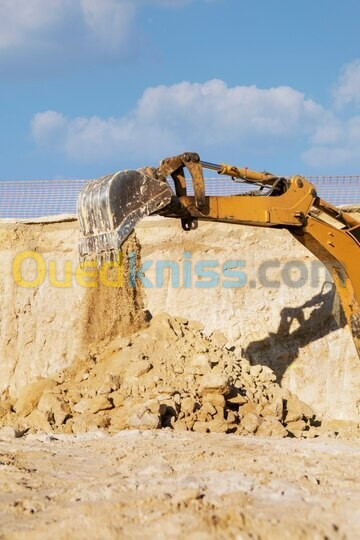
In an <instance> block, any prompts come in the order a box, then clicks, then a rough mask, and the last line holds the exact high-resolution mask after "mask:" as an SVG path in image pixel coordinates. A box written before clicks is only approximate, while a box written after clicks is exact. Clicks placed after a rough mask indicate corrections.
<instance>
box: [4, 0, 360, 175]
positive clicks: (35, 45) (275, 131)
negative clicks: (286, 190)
mask: <svg viewBox="0 0 360 540" xmlns="http://www.w3.org/2000/svg"><path fill="white" fill-rule="evenodd" d="M359 21H360V3H359V2H358V1H355V0H345V1H344V2H342V3H341V4H340V3H339V2H338V1H335V0H316V1H314V0H312V1H310V0H303V1H302V2H291V1H289V0H288V1H285V0H272V1H265V0H253V1H252V2H244V1H242V0H132V1H129V0H0V119H1V129H0V160H1V172H0V179H15V178H75V177H78V178H92V177H96V176H99V175H102V174H105V173H107V172H111V171H115V170H118V169H122V168H130V167H137V166H143V165H148V164H149V165H156V164H157V162H158V161H159V160H160V159H162V158H163V157H166V156H167V155H172V154H177V153H181V152H183V151H184V150H191V151H198V152H200V154H201V156H202V158H203V159H205V160H207V161H215V162H221V161H227V162H230V163H233V164H238V165H245V166H249V167H253V168H260V169H267V170H272V171H273V172H276V173H279V174H285V175H291V174H297V173H301V174H314V175H317V174H319V175H322V174H324V175H326V174H360V164H359V154H360V39H359V28H358V26H359Z"/></svg>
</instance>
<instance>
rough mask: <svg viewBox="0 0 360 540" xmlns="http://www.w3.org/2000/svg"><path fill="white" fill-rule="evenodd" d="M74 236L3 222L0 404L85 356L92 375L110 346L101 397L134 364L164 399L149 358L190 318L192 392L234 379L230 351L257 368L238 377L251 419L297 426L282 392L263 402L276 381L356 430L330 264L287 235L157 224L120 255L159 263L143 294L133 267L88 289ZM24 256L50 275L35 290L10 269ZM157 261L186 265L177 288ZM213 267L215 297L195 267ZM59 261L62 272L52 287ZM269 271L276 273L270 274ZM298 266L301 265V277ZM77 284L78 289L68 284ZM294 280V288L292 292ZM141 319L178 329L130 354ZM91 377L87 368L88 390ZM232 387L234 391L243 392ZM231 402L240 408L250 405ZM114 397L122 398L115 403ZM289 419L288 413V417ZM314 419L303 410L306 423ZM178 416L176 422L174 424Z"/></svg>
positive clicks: (356, 366)
mask: <svg viewBox="0 0 360 540" xmlns="http://www.w3.org/2000/svg"><path fill="white" fill-rule="evenodd" d="M357 215H358V214H357ZM78 235H79V233H78V223H77V222H76V221H63V222H61V221H59V222H56V223H55V222H50V221H48V222H44V223H33V224H29V223H2V224H1V225H0V249H1V260H2V264H1V268H0V292H1V295H0V313H1V323H0V324H1V342H0V354H1V356H0V358H1V361H0V399H2V401H4V400H5V401H6V398H7V396H9V397H10V398H11V403H12V404H14V403H15V401H16V398H17V397H18V396H19V393H20V391H21V389H22V387H23V386H25V385H27V384H29V383H32V382H33V381H36V380H37V379H38V378H39V377H40V378H41V377H42V378H50V379H53V380H56V381H57V382H58V383H60V384H61V382H62V376H63V372H64V370H66V369H68V368H70V367H71V366H73V365H74V364H75V363H76V362H78V361H79V359H81V361H82V362H84V363H86V364H87V365H88V366H89V365H90V367H91V366H92V362H93V360H92V358H94V357H95V356H96V354H98V353H101V352H102V351H103V350H104V348H105V347H106V346H107V345H109V343H112V347H113V349H114V351H115V350H116V352H114V351H113V352H114V354H113V356H112V361H111V362H109V365H108V368H109V371H108V373H107V374H105V375H104V379H103V381H102V386H101V388H99V389H98V392H99V394H101V395H104V396H106V395H108V391H110V392H113V393H116V392H119V391H120V392H121V391H122V390H121V385H122V384H123V381H122V380H121V379H119V378H116V377H119V375H118V374H119V366H120V367H122V366H123V365H124V363H125V364H126V363H127V362H130V361H131V363H133V368H132V369H133V372H132V375H131V376H132V377H133V378H134V380H135V379H137V378H141V377H143V376H146V377H148V383H147V384H148V386H147V389H150V388H151V387H152V386H154V385H155V386H156V387H157V388H158V389H162V392H163V393H164V394H166V392H167V391H168V384H167V381H166V378H164V379H163V380H161V381H157V380H156V377H158V375H157V373H155V371H154V369H153V367H152V357H153V354H154V352H156V351H157V350H158V344H159V343H160V342H162V341H163V340H165V341H167V340H169V339H170V340H172V335H175V336H176V339H177V340H181V339H182V338H183V336H182V332H183V326H182V322H181V321H182V320H186V321H190V322H188V325H192V331H193V332H194V333H195V335H196V336H197V338H198V339H196V340H194V347H193V349H192V350H191V358H190V357H185V356H184V355H180V356H179V358H178V361H177V362H176V365H174V366H173V368H172V369H174V370H175V371H174V374H176V375H177V376H183V375H184V377H185V376H186V377H187V384H188V385H191V384H193V381H194V378H195V379H197V378H198V377H199V376H202V375H203V376H204V377H206V376H207V375H209V376H210V375H211V376H213V375H212V372H213V370H214V368H215V366H218V365H219V364H220V365H221V366H223V368H222V371H221V373H220V371H218V372H217V371H216V370H215V372H214V373H216V377H218V376H220V375H224V376H225V377H229V375H230V374H229V373H228V371H229V368H228V366H226V365H225V364H224V363H223V362H222V359H223V356H224V355H226V354H227V352H234V353H235V354H236V355H237V356H238V357H241V358H243V359H247V360H248V362H249V368H248V370H247V371H243V372H242V380H243V382H244V383H245V382H246V385H247V394H246V396H245V397H246V399H247V400H248V401H254V402H255V401H256V402H257V409H256V411H255V414H261V413H262V410H259V409H261V408H263V410H264V411H265V412H264V414H267V415H271V416H272V415H275V417H276V418H277V419H278V421H280V422H282V421H283V420H284V421H286V420H287V421H288V422H289V423H290V422H297V421H300V420H301V418H299V419H296V417H297V416H298V417H299V414H294V413H291V412H289V410H288V409H287V408H286V400H285V397H284V398H283V396H282V395H281V396H280V397H278V399H277V400H275V398H274V399H271V402H267V403H265V402H261V399H260V398H261V395H262V390H261V388H260V387H259V386H260V383H261V384H267V383H268V382H274V381H275V380H276V381H277V382H278V383H280V384H281V386H282V387H283V388H284V389H288V390H289V391H290V393H291V394H292V395H296V396H298V397H299V399H300V400H301V401H302V402H304V403H306V404H307V405H309V406H310V407H311V409H312V410H313V411H314V413H316V414H317V415H321V416H324V417H325V418H328V419H332V418H337V419H343V420H352V421H354V422H359V420H360V405H359V395H360V363H359V360H358V357H357V354H356V351H355V347H354V345H353V342H352V339H351V335H350V332H349V330H348V328H347V326H346V325H344V322H343V318H342V317H341V315H339V309H338V302H337V298H336V295H334V294H333V291H332V289H331V286H329V285H328V284H325V282H328V281H329V277H328V275H327V274H326V272H325V270H324V267H322V265H321V264H319V263H318V262H317V260H316V259H315V258H314V257H313V256H312V255H311V254H310V253H309V252H308V251H307V250H306V249H305V248H303V247H302V246H301V245H300V244H298V243H297V242H296V241H295V240H294V239H293V238H292V236H291V235H290V234H289V233H288V232H287V231H285V230H271V229H262V228H261V229H259V228H254V227H246V226H238V225H229V224H223V223H199V227H198V229H197V230H193V231H191V232H189V233H186V234H185V233H184V232H183V231H182V229H181V227H180V224H179V222H178V221H176V220H172V219H163V218H150V219H148V220H145V221H144V222H142V223H141V224H140V225H139V226H138V227H137V229H136V234H135V235H133V236H132V237H131V238H130V239H129V241H128V243H127V244H126V246H125V248H124V259H125V263H126V261H127V260H128V254H129V252H130V251H132V252H135V253H137V268H138V267H139V266H140V262H142V263H144V262H147V261H150V262H151V264H150V267H149V269H148V270H147V271H146V277H147V278H148V280H149V282H150V283H151V285H152V287H144V286H142V285H141V283H140V282H138V283H137V286H136V287H135V288H131V287H129V286H128V281H129V280H128V277H129V276H128V272H129V268H128V264H127V263H126V264H125V268H124V272H125V281H124V282H125V284H126V286H124V287H120V288H113V287H104V286H98V287H94V288H88V287H84V286H81V285H80V284H79V283H78V281H77V278H76V269H77V265H78V250H77V242H78ZM24 251H31V252H36V254H38V255H39V256H41V257H42V258H43V260H44V262H45V268H46V272H45V277H44V281H43V283H42V284H41V285H40V286H39V287H35V288H31V287H30V288H29V287H21V286H19V285H18V284H17V283H15V281H14V275H13V270H14V268H13V263H14V260H15V258H16V257H17V256H18V255H19V254H20V253H22V252H24ZM184 252H186V253H187V255H186V256H187V260H191V265H192V275H191V278H192V282H191V287H183V286H182V285H183V283H182V279H183V264H184ZM189 254H190V255H189ZM158 260H160V261H164V260H170V261H172V262H174V263H177V264H178V269H179V279H180V287H173V286H172V282H171V279H172V275H171V272H172V271H173V270H172V271H169V269H165V270H163V280H162V282H163V285H162V286H158V285H159V283H158V285H157V282H156V261H158ZM209 260H210V261H215V264H216V263H217V267H216V270H217V272H218V275H219V282H218V284H217V285H216V286H213V287H210V288H203V287H198V284H199V282H200V281H201V279H199V278H198V276H197V275H196V273H195V266H196V263H198V262H200V261H202V262H204V261H209ZM51 261H53V262H54V264H55V267H56V275H55V276H54V275H53V277H52V282H51V280H50V275H49V268H50V262H51ZM227 261H232V262H233V261H235V262H236V261H241V262H242V264H243V266H242V267H241V269H242V271H244V272H245V274H246V278H247V281H246V284H245V285H244V286H243V287H240V288H239V287H229V284H227V286H224V281H230V280H229V279H228V278H225V277H224V275H223V273H222V267H223V264H224V263H226V262H227ZM264 263H266V264H268V265H270V266H268V269H267V270H266V271H265V270H264V268H265V267H264ZM294 263H296V264H298V263H300V265H301V268H302V273H301V276H300V277H299V275H298V274H296V268H295V267H296V264H294ZM66 264H68V265H69V264H70V266H68V267H66ZM66 268H67V270H66V272H65V269H66ZM294 268H295V270H294ZM21 271H22V275H23V276H24V278H26V279H27V280H31V279H35V278H36V276H37V268H36V263H35V262H34V260H33V259H25V260H23V262H22V263H21ZM264 271H265V274H264ZM95 274H96V272H95ZM98 277H99V276H98V275H97V277H95V278H94V277H89V278H87V279H90V281H91V280H92V279H95V280H97V279H98ZM110 277H112V276H110ZM54 278H56V279H55V281H54ZM69 278H70V282H71V284H70V286H67V284H68V280H69ZM62 280H63V281H64V283H63V284H61V281H62ZM233 280H234V281H236V278H233ZM160 281H161V280H160ZM277 281H278V282H279V284H278V286H277V285H276V282H277ZM330 281H331V280H330ZM291 282H294V283H295V284H296V286H291ZM54 283H55V285H54ZM62 285H65V286H62ZM144 310H148V311H149V312H150V313H151V314H152V315H160V314H161V313H168V314H169V315H171V316H172V317H173V320H172V322H171V324H170V325H169V324H168V323H167V322H166V321H167V316H163V322H162V324H160V323H159V324H158V325H157V329H156V335H155V334H154V335H153V336H152V337H153V339H152V340H148V339H147V338H146V335H145V336H144V337H143V338H142V341H141V342H140V341H139V343H137V345H136V347H134V348H132V349H131V355H130V353H129V350H130V349H128V347H127V345H126V343H128V342H129V340H130V341H131V335H132V334H133V333H134V332H136V331H137V330H138V329H139V328H141V327H143V325H144V324H145V322H146V318H147V316H148V314H147V313H145V312H144ZM175 319H176V320H175ZM171 325H173V326H171ZM188 328H190V326H188ZM210 335H212V341H213V350H212V354H211V359H208V358H207V357H208V351H207V346H208V345H207V342H206V337H207V336H210ZM110 353H111V352H110V351H108V354H109V355H110ZM158 355H162V358H161V356H159V357H158V360H159V361H165V357H166V354H165V352H164V351H158ZM129 357H131V360H129ZM150 357H151V360H149V359H150ZM267 369H268V370H269V371H267ZM120 371H121V370H120ZM230 371H231V368H230ZM145 372H147V373H145ZM74 376H76V374H75V375H74ZM87 376H88V373H87V372H86V370H84V372H83V373H81V377H84V385H85V381H86V377H87ZM107 376H109V377H110V378H106V377H107ZM111 377H115V379H114V378H111ZM246 378H248V379H247V381H246ZM270 379H271V380H270ZM254 380H256V384H255V383H254ZM205 381H206V379H205ZM81 382H82V381H81ZM230 384H231V385H234V387H236V385H240V386H241V384H242V383H241V384H240V382H239V381H234V382H230ZM224 390H226V388H224ZM205 396H206V393H205V394H204V395H203V397H204V398H205ZM94 397H95V396H94V395H93V394H92V393H91V391H90V390H89V391H88V392H85V390H84V395H83V396H81V395H80V393H79V391H78V389H77V388H76V387H75V386H73V387H71V388H69V395H68V398H69V400H72V402H73V403H74V404H75V403H76V402H79V401H80V400H81V399H84V398H86V399H90V398H94ZM228 397H229V399H234V400H239V401H241V400H243V398H244V396H242V395H232V396H231V395H229V396H228ZM115 399H118V398H116V396H114V400H115ZM1 403H2V402H1ZM233 405H235V403H233ZM238 405H239V406H240V405H241V403H240V402H239V403H238ZM242 405H244V403H242ZM214 406H215V407H216V405H214ZM102 412H103V413H104V411H102ZM2 414H4V415H5V416H6V415H7V414H8V410H4V409H3V406H2V404H1V409H0V415H2ZM89 414H90V413H89ZM104 414H105V413H104ZM284 414H288V415H289V416H288V417H287V418H285V417H284V416H283V415H284ZM309 414H310V412H309V411H307V412H306V415H307V416H308V417H309ZM60 416H61V415H60ZM60 416H59V418H60ZM170 419H171V416H169V422H170ZM184 422H185V420H184ZM186 422H187V423H188V425H190V424H191V422H192V420H191V419H189V418H187V419H186ZM260 428H261V425H260V426H259V427H258V430H260ZM262 429H265V428H262Z"/></svg>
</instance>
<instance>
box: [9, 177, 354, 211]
mask: <svg viewBox="0 0 360 540" xmlns="http://www.w3.org/2000/svg"><path fill="white" fill-rule="evenodd" d="M307 178H308V179H309V180H310V181H311V182H312V183H313V184H314V185H315V186H316V188H317V191H318V194H319V195H320V197H322V198H323V199H325V200H326V201H328V202H329V203H332V204H334V205H337V206H340V205H347V204H360V176H313V177H307ZM87 182H88V180H65V179H56V180H4V181H0V218H15V219H28V218H30V219H31V218H38V217H42V216H56V215H59V214H75V213H76V201H77V196H78V194H79V191H80V190H81V188H82V187H83V186H84V185H85V184H86V183H87ZM205 183H206V193H207V194H208V195H234V194H237V193H243V192H244V191H249V189H251V186H249V185H248V184H247V185H246V184H245V185H244V184H238V183H235V182H233V181H232V180H231V179H230V178H227V177H223V176H218V177H216V178H206V180H205ZM188 192H189V194H192V193H193V191H192V186H191V182H190V181H189V185H188Z"/></svg>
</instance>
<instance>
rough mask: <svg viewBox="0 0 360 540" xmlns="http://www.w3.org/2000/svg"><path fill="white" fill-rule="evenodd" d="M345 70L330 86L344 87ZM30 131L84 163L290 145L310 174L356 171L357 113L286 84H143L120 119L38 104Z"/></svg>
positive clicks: (267, 152) (262, 152) (359, 146)
mask: <svg viewBox="0 0 360 540" xmlns="http://www.w3.org/2000/svg"><path fill="white" fill-rule="evenodd" d="M357 64H359V65H360V62H353V63H352V64H351V65H352V66H356V65H357ZM345 73H347V72H346V70H345V71H343V73H342V75H341V77H340V78H339V82H338V85H337V88H338V89H340V88H345V85H344V84H343V82H344V74H345ZM349 88H350V87H349ZM352 88H353V87H352ZM339 95H340V94H339ZM343 95H345V94H343ZM346 95H347V96H349V95H350V92H348V93H347V94H346ZM355 98H356V95H355V94H354V97H353V98H352V99H353V100H355ZM32 135H33V138H34V140H35V142H36V143H37V145H38V146H39V147H43V148H44V147H46V148H48V149H50V150H51V149H56V150H57V151H59V152H62V153H64V154H65V155H66V156H67V158H69V159H70V160H72V161H78V162H86V163H108V161H111V160H113V161H115V160H116V162H119V160H122V161H125V162H126V163H129V165H130V164H133V163H149V164H150V163H156V161H157V160H158V159H161V158H163V157H164V156H166V155H171V154H176V153H180V152H183V151H184V150H188V149H195V150H197V151H200V152H202V153H205V154H206V155H214V156H215V155H219V153H220V152H221V154H222V155H224V153H225V152H226V153H227V155H229V154H231V155H236V156H238V155H244V154H245V153H246V155H247V156H249V158H250V159H253V158H254V157H255V158H256V157H257V156H258V157H260V156H261V157H264V158H265V157H266V159H268V157H270V159H271V156H274V155H276V154H277V155H284V154H285V155H286V156H288V155H290V154H291V152H293V154H292V156H293V157H292V158H290V162H298V161H299V160H300V159H301V160H302V161H303V163H304V164H305V165H307V166H309V167H311V169H312V170H313V172H314V174H315V173H316V172H321V174H323V173H324V174H325V173H330V172H331V171H333V170H334V169H336V167H339V168H341V172H342V173H344V174H345V173H346V171H350V170H351V172H353V171H354V170H357V169H356V168H357V167H358V166H359V155H360V116H359V115H356V114H353V115H352V116H349V115H348V117H347V118H346V117H343V115H342V114H341V111H340V112H339V111H338V110H337V109H336V108H335V109H331V108H328V109H326V108H324V107H323V106H321V105H320V104H318V103H316V102H315V101H313V100H311V99H308V98H306V97H305V95H304V94H303V93H301V92H299V91H297V90H295V89H293V88H291V87H288V86H279V87H274V88H268V89H260V88H258V87H256V86H234V87H229V86H227V85H226V83H225V82H223V81H221V80H216V79H214V80H211V81H208V82H205V83H190V82H182V83H179V84H174V85H172V86H157V87H154V88H148V89H146V90H145V92H144V93H143V95H142V97H141V98H140V100H139V101H138V103H137V105H136V107H135V108H134V109H133V110H132V111H130V112H129V113H128V114H127V115H125V116H122V117H120V118H99V117H96V116H94V117H75V118H70V117H66V116H64V115H62V114H60V113H56V112H54V111H45V112H43V113H39V114H37V115H35V117H34V119H33V123H32ZM294 152H296V156H294Z"/></svg>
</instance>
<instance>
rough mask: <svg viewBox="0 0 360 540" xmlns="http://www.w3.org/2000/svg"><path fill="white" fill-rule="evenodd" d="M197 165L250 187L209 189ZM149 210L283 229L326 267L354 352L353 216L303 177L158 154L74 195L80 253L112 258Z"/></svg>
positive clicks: (357, 322)
mask: <svg viewBox="0 0 360 540" xmlns="http://www.w3.org/2000/svg"><path fill="white" fill-rule="evenodd" d="M204 169H210V170H214V171H216V172H217V173H218V174H220V175H226V176H229V177H231V178H232V179H233V180H234V181H237V182H241V183H244V184H249V185H251V186H252V190H251V191H249V192H246V193H241V194H236V195H226V196H212V195H210V196H209V195H207V194H206V190H205V187H206V186H205V182H204V175H203V171H204ZM186 171H187V173H186ZM170 177H171V178H172V182H171V183H170V180H169V179H170ZM188 178H189V179H191V182H192V186H193V190H192V191H193V194H192V195H189V194H188V189H187V179H188ZM171 184H172V185H171ZM154 214H156V215H161V216H164V217H171V218H178V219H180V220H181V224H182V228H183V229H184V231H191V230H193V229H196V228H197V226H198V221H199V220H200V221H219V222H226V223H235V224H241V225H252V226H262V227H277V228H286V229H287V230H288V231H289V232H290V233H291V234H292V235H293V237H294V238H296V240H298V241H299V242H300V243H301V244H303V245H304V246H305V247H306V248H307V249H308V250H309V251H311V252H312V253H313V254H314V255H315V256H316V257H318V259H320V261H322V263H323V264H324V265H325V266H326V267H327V269H328V270H329V271H330V273H331V275H332V278H333V280H334V283H335V286H336V289H337V292H338V295H339V298H340V301H341V304H342V307H343V310H344V314H345V317H346V320H347V323H348V325H349V328H350V330H351V333H352V336H353V339H354V343H355V346H356V349H357V352H358V355H359V357H360V275H359V269H360V222H359V221H358V220H356V219H355V218H354V217H352V216H351V215H350V214H349V213H346V212H344V211H342V210H341V209H339V208H337V207H335V206H332V205H331V204H329V203H327V202H326V201H324V200H322V199H321V198H320V197H319V196H318V194H317V191H316V189H315V186H314V185H313V184H311V183H310V182H309V181H308V180H307V179H306V178H304V177H303V176H293V177H291V178H287V177H282V176H276V175H274V174H271V173H268V172H258V171H253V170H250V169H248V168H239V167H236V166H231V165H227V164H225V163H222V164H219V165H217V164H214V163H209V162H206V161H201V159H200V157H199V155H198V154H197V153H195V152H185V153H184V154H181V155H178V156H174V157H170V158H166V159H164V160H162V161H161V162H160V165H159V167H157V168H154V167H145V168H142V169H138V170H124V171H120V172H117V173H115V174H111V175H108V176H104V177H102V178H99V179H97V180H93V181H91V182H89V183H88V184H86V185H85V187H84V188H83V189H82V191H81V192H80V194H79V198H78V217H79V223H80V228H81V233H82V235H81V238H80V242H79V253H80V260H81V261H86V260H93V259H94V258H96V260H97V262H98V265H101V264H102V262H103V261H111V260H115V259H116V257H117V254H118V252H119V250H120V249H121V246H122V245H123V243H124V242H125V240H126V239H127V237H128V236H129V235H130V234H131V232H132V231H133V230H134V228H135V225H136V224H137V223H138V222H139V221H140V220H141V219H142V218H144V217H146V216H149V215H154Z"/></svg>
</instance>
